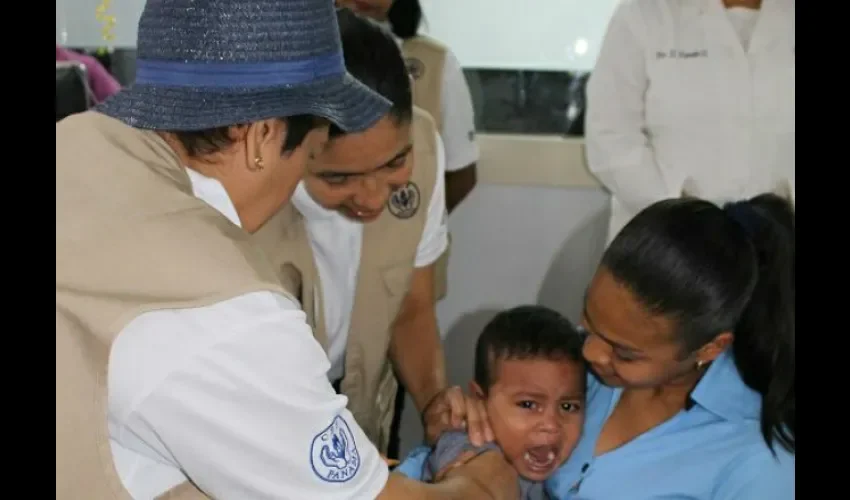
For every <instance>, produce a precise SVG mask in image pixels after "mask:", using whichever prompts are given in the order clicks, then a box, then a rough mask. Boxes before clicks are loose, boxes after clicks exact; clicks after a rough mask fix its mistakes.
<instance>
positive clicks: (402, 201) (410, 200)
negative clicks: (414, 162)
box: [387, 182, 420, 219]
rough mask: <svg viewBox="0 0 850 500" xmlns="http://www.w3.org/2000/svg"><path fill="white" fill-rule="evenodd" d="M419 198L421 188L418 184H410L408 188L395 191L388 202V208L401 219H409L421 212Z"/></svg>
mask: <svg viewBox="0 0 850 500" xmlns="http://www.w3.org/2000/svg"><path fill="white" fill-rule="evenodd" d="M419 198H420V197H419V188H418V187H417V186H416V184H414V183H412V182H408V183H407V185H406V186H402V187H400V188H398V189H396V190H395V191H393V194H391V195H390V199H389V200H388V201H387V208H389V209H390V213H391V214H393V215H395V216H396V217H398V218H399V219H409V218H411V217H413V216H414V215H415V214H416V211H417V210H419Z"/></svg>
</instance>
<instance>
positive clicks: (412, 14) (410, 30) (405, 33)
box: [387, 0, 422, 40]
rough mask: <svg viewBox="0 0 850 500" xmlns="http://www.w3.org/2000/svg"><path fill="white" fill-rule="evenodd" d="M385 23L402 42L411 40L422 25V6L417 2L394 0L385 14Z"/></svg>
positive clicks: (412, 0)
mask: <svg viewBox="0 0 850 500" xmlns="http://www.w3.org/2000/svg"><path fill="white" fill-rule="evenodd" d="M387 21H389V23H390V27H391V29H392V32H393V33H394V34H395V36H397V37H399V38H401V39H402V40H407V39H408V38H413V37H414V36H416V34H417V33H418V32H419V25H420V24H422V5H421V4H420V3H419V0H395V1H394V2H393V4H392V5H391V6H390V10H389V11H388V12H387Z"/></svg>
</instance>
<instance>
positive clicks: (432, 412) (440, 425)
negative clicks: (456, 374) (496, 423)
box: [422, 386, 493, 446]
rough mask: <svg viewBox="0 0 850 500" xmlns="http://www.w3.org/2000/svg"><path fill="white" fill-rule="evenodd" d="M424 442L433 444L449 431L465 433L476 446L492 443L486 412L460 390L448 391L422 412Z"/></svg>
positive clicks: (481, 405)
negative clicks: (464, 430) (464, 431)
mask: <svg viewBox="0 0 850 500" xmlns="http://www.w3.org/2000/svg"><path fill="white" fill-rule="evenodd" d="M422 423H423V426H424V427H425V439H426V441H427V442H428V444H434V443H436V442H437V439H439V437H440V436H441V435H442V434H443V433H444V432H446V431H450V430H463V429H466V430H467V432H468V433H469V440H470V441H471V442H472V444H473V445H475V446H483V445H484V444H486V443H489V442H490V441H492V440H493V431H492V429H490V423H489V421H488V420H487V410H486V409H485V408H484V403H483V402H482V401H480V400H479V399H478V398H475V397H472V396H469V395H467V394H464V393H463V391H462V390H461V388H460V387H457V386H455V387H449V388H447V389H445V390H443V391H441V392H440V393H438V394H437V395H436V396H435V397H434V399H432V400H431V402H430V403H428V405H426V406H425V409H424V411H423V412H422Z"/></svg>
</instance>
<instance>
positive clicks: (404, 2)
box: [337, 0, 479, 213]
mask: <svg viewBox="0 0 850 500" xmlns="http://www.w3.org/2000/svg"><path fill="white" fill-rule="evenodd" d="M337 4H338V5H341V6H344V7H347V8H350V9H351V10H353V11H354V12H357V13H358V14H361V15H364V16H367V17H369V18H371V19H373V20H375V21H377V22H378V23H379V24H381V25H382V26H384V27H385V28H387V29H389V30H390V31H391V32H392V33H393V35H394V36H395V37H396V40H398V42H399V43H400V44H401V48H402V52H403V53H404V57H405V59H406V61H407V65H408V69H409V70H410V74H411V76H412V77H413V84H414V91H413V102H414V104H416V105H417V106H419V107H420V108H423V109H424V110H425V111H427V112H428V113H430V114H431V116H432V117H433V118H434V120H435V121H436V122H437V126H438V127H439V129H440V136H441V137H442V139H443V144H444V145H445V150H446V208H447V209H448V211H449V213H451V212H452V211H453V210H454V209H455V207H457V206H458V205H459V204H460V202H461V201H463V199H464V198H466V197H467V196H468V195H469V193H470V192H471V191H472V189H473V188H474V187H475V182H476V175H475V164H476V162H478V157H479V150H478V143H477V142H476V141H475V116H474V113H473V107H472V98H471V97H470V93H469V86H468V84H467V82H466V79H465V78H464V76H463V70H462V69H461V67H460V62H459V61H458V60H457V57H455V55H454V53H453V52H452V51H451V49H450V48H448V47H447V46H445V45H443V44H442V43H440V42H439V41H437V40H435V39H434V38H432V37H429V36H427V35H423V34H420V33H419V28H420V25H421V24H422V5H421V3H420V1H419V0H337Z"/></svg>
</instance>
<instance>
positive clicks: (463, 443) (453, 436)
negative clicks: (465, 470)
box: [422, 431, 499, 482]
mask: <svg viewBox="0 0 850 500" xmlns="http://www.w3.org/2000/svg"><path fill="white" fill-rule="evenodd" d="M487 450H499V447H498V446H496V444H495V443H493V442H490V443H487V444H485V445H484V446H481V447H476V446H473V445H472V443H471V442H470V441H469V436H468V435H467V433H466V432H465V431H448V432H445V433H443V435H441V436H440V439H438V440H437V444H436V445H435V446H434V449H433V450H432V451H431V454H430V455H429V456H428V459H427V460H426V462H425V467H424V470H423V471H422V480H423V481H426V482H431V481H433V480H434V479H435V478H436V477H438V476H439V475H440V474H441V473H444V472H445V471H446V470H448V469H450V468H451V467H453V466H455V465H461V464H463V463H464V462H466V461H468V460H470V459H471V458H473V457H476V456H478V455H480V454H481V453H484V452H485V451H487ZM459 459H460V460H459Z"/></svg>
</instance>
